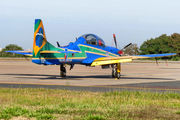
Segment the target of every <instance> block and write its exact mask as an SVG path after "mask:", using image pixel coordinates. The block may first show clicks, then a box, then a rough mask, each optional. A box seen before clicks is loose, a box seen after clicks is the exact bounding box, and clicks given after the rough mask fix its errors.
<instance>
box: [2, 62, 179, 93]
mask: <svg viewBox="0 0 180 120" xmlns="http://www.w3.org/2000/svg"><path fill="white" fill-rule="evenodd" d="M121 74H122V77H121V79H120V80H117V79H114V78H111V69H101V67H99V66H98V67H86V66H82V65H75V67H74V69H73V70H71V71H70V70H69V66H67V77H66V78H61V77H60V76H59V66H43V65H36V64H33V63H31V62H29V61H21V60H18V61H17V60H0V87H12V88H19V87H21V88H26V87H32V88H37V87H38V88H39V87H41V88H49V89H68V90H86V91H93V92H109V91H120V90H142V91H144V90H145V91H159V92H167V91H173V92H180V64H178V63H170V64H168V66H166V63H165V62H164V63H159V66H157V65H156V63H124V64H122V72H121Z"/></svg>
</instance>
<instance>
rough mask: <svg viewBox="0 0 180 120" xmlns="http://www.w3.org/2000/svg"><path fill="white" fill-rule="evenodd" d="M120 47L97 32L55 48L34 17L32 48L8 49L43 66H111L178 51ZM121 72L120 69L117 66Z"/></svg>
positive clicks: (41, 24) (41, 25)
mask: <svg viewBox="0 0 180 120" xmlns="http://www.w3.org/2000/svg"><path fill="white" fill-rule="evenodd" d="M119 51H120V50H119V49H117V48H115V47H110V46H106V45H105V42H104V41H103V40H102V39H101V38H100V37H98V36H97V35H95V34H85V35H82V36H80V37H79V38H78V39H77V40H76V41H75V42H74V43H73V42H71V43H69V45H67V46H64V47H55V46H53V45H52V44H50V43H49V42H48V41H47V38H46V35H45V30H44V27H43V23H42V20H41V19H36V20H35V25H34V40H33V51H32V52H30V51H6V52H11V53H16V54H22V55H27V56H32V62H33V63H36V64H41V65H62V64H83V65H87V66H97V65H112V64H117V67H118V66H120V63H124V62H131V61H132V60H133V59H143V58H152V57H164V56H173V55H176V53H166V54H154V55H134V56H121V54H119ZM118 72H120V68H119V67H118Z"/></svg>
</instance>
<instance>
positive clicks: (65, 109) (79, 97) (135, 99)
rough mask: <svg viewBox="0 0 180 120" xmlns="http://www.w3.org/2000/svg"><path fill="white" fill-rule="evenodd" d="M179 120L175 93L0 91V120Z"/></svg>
mask: <svg viewBox="0 0 180 120" xmlns="http://www.w3.org/2000/svg"><path fill="white" fill-rule="evenodd" d="M18 117H21V118H27V119H43V120H44V119H77V120H78V119H85V120H105V119H113V120H116V119H122V120H131V119H133V120H136V119H137V120H139V119H149V120H151V119H167V120H173V119H179V118H180V95H179V94H177V93H161V94H160V93H150V92H128V91H122V92H107V93H93V92H87V91H81V92H78V91H67V90H51V89H41V88H40V89H32V88H27V89H21V88H19V89H12V88H0V119H13V118H14V119H17V118H18Z"/></svg>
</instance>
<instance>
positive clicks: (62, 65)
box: [60, 64, 66, 77]
mask: <svg viewBox="0 0 180 120" xmlns="http://www.w3.org/2000/svg"><path fill="white" fill-rule="evenodd" d="M60 76H61V77H66V68H65V66H64V64H61V65H60Z"/></svg>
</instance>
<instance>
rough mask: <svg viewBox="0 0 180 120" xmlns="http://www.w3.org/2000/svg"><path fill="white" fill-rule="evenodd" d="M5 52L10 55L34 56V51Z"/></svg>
mask: <svg viewBox="0 0 180 120" xmlns="http://www.w3.org/2000/svg"><path fill="white" fill-rule="evenodd" d="M4 52H10V53H16V54H21V55H26V56H32V51H22V50H14V51H4Z"/></svg>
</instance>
